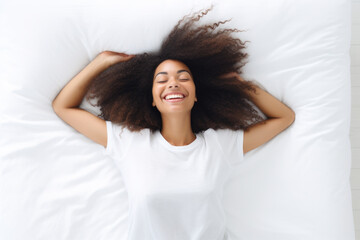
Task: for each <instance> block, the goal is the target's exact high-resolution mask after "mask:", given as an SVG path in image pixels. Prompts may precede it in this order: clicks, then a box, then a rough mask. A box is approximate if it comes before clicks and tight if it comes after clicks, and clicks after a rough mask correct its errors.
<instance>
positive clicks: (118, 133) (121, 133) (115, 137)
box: [104, 121, 132, 160]
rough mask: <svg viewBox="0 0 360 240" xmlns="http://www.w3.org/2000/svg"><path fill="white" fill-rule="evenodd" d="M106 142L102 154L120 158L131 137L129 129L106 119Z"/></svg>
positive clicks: (116, 158)
mask: <svg viewBox="0 0 360 240" xmlns="http://www.w3.org/2000/svg"><path fill="white" fill-rule="evenodd" d="M106 131H107V144H106V147H105V148H104V154H105V155H108V156H110V157H112V158H114V159H115V160H121V159H122V157H123V155H124V153H125V152H126V149H127V148H128V146H129V144H130V141H131V139H132V134H131V131H129V130H128V129H127V128H123V127H122V126H121V125H119V124H114V123H112V122H111V121H106Z"/></svg>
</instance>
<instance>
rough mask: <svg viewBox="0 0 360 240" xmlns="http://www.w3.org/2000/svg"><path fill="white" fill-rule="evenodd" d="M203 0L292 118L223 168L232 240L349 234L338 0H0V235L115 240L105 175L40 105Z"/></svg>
mask: <svg viewBox="0 0 360 240" xmlns="http://www.w3.org/2000/svg"><path fill="white" fill-rule="evenodd" d="M211 3H215V5H214V9H213V10H212V11H211V12H209V13H208V15H207V16H205V17H204V18H203V20H202V22H204V23H205V22H212V21H218V20H224V19H229V18H232V21H231V22H229V23H227V24H226V25H224V26H225V27H237V28H239V29H247V30H248V31H246V32H241V33H236V34H238V36H239V37H241V38H242V39H243V40H249V41H251V42H250V43H249V44H248V48H247V51H248V53H249V55H250V57H249V59H248V60H249V63H248V64H247V65H246V66H245V68H244V77H245V78H247V79H249V80H255V81H257V82H258V83H259V84H261V85H262V86H263V87H264V88H265V89H266V90H267V91H269V92H270V93H271V94H272V95H274V96H275V97H277V98H278V99H280V100H281V101H283V102H284V103H285V104H287V105H288V106H290V107H291V108H292V109H293V110H294V111H295V113H296V120H295V122H294V123H293V125H291V126H290V127H289V128H288V129H286V130H285V131H283V132H282V133H280V134H279V135H278V136H276V137H275V138H274V139H272V140H270V141H269V142H268V143H266V144H264V145H262V146H260V147H259V148H257V149H255V150H252V151H250V152H248V153H246V154H245V161H244V162H242V163H241V164H239V165H238V166H236V169H235V173H234V176H233V177H232V179H231V180H230V181H229V182H228V184H227V187H226V189H225V192H224V193H225V196H224V205H225V208H226V211H227V217H228V230H229V234H230V238H231V240H354V239H355V236H354V225H353V216H352V206H351V204H352V203H351V192H350V183H349V176H350V166H351V155H350V154H351V153H350V141H349V128H350V74H349V71H350V59H349V48H350V1H349V0H317V1H310V0H302V1H295V0H273V1H266V0H241V1H236V0H222V1H220V0H217V1H190V0H186V1H177V2H170V1H169V2H166V1H165V0H161V1H160V0H159V1H145V0H143V1H141V0H132V1H115V0H114V1H100V0H98V1H85V0H84V1H70V0H67V1H61V2H59V1H58V2H45V1H44V2H40V1H31V2H26V1H23V2H21V1H1V2H0V239H2V240H33V239H34V240H35V239H36V240H40V239H46V240H48V239H52V240H55V239H56V240H73V239H74V240H83V239H86V240H98V239H106V240H115V239H124V236H125V233H126V229H127V218H126V216H127V207H128V203H127V195H126V191H125V190H124V185H123V182H122V178H121V175H120V173H119V171H118V169H116V166H115V164H114V163H113V162H112V161H111V159H110V158H107V157H105V156H104V155H103V154H102V152H103V147H102V146H101V145H99V144H97V143H95V142H92V141H91V140H90V139H88V138H86V137H85V136H83V135H81V134H80V133H78V132H77V131H76V130H74V129H72V128H71V127H70V126H69V125H67V124H66V123H65V122H63V121H62V120H61V119H60V118H58V117H57V116H56V114H55V113H54V112H53V110H52V107H51V102H52V100H53V99H54V98H55V96H56V94H57V93H58V92H59V91H60V90H61V89H62V88H63V87H64V86H65V84H66V83H67V82H68V81H69V80H70V79H71V78H72V77H74V76H75V75H76V74H77V73H78V72H79V71H80V70H81V69H82V68H83V67H85V66H86V65H87V64H88V63H89V62H90V61H91V60H92V59H93V58H94V57H95V56H96V55H97V54H98V53H99V52H101V51H103V50H113V51H119V52H126V53H129V54H132V53H134V54H136V53H142V52H145V51H151V50H155V49H157V48H158V47H159V46H160V43H161V40H162V39H163V38H164V37H165V36H166V35H167V34H168V32H169V31H170V30H171V28H172V27H173V26H174V25H175V23H176V22H177V21H178V20H179V19H180V18H181V17H182V16H184V15H185V14H187V13H189V12H190V11H191V9H193V10H194V11H197V10H200V9H201V8H205V7H209V6H210V5H211ZM81 107H82V108H84V109H86V110H88V111H90V112H92V113H94V114H98V113H99V111H98V109H95V108H92V107H91V106H90V105H89V104H88V103H86V102H83V103H82V105H81ZM209 240H211V239H209Z"/></svg>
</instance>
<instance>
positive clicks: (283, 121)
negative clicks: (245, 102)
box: [240, 79, 295, 154]
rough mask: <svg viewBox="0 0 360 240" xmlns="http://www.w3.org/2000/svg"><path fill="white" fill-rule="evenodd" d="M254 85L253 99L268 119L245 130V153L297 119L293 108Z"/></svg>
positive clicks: (251, 93) (251, 94)
mask: <svg viewBox="0 0 360 240" xmlns="http://www.w3.org/2000/svg"><path fill="white" fill-rule="evenodd" d="M240 80H242V79H240ZM242 81H244V80H242ZM254 86H255V88H256V92H255V93H254V92H249V94H250V96H251V101H252V102H253V103H254V104H255V105H256V106H257V107H258V108H259V109H260V110H261V111H262V112H263V113H264V114H265V115H266V116H267V117H268V119H266V120H264V121H262V122H259V123H257V124H254V125H252V126H250V127H249V128H247V129H246V130H245V131H244V146H243V150H244V154H245V153H246V152H248V151H250V150H252V149H255V148H257V147H258V146H260V145H262V144H264V143H266V142H268V141H269V140H271V139H272V138H274V137H275V136H276V135H278V134H279V133H281V132H282V131H284V130H285V129H286V128H288V127H289V126H290V125H291V124H292V123H293V122H294V121H295V112H294V111H293V110H292V109H291V108H289V107H288V106H286V105H285V104H284V103H282V102H281V101H280V100H278V99H277V98H275V97H274V96H272V95H271V94H270V93H268V92H267V91H265V90H262V89H261V88H260V87H259V86H257V85H255V84H254Z"/></svg>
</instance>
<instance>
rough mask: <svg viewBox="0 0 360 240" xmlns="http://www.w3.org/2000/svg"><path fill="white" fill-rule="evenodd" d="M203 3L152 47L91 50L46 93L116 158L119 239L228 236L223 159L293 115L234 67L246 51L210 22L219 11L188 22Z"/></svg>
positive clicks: (228, 161)
mask: <svg viewBox="0 0 360 240" xmlns="http://www.w3.org/2000/svg"><path fill="white" fill-rule="evenodd" d="M209 10H210V9H207V10H206V11H204V12H201V14H195V16H191V17H187V18H186V17H184V18H183V19H182V20H180V21H179V22H178V24H177V25H176V26H175V27H174V29H173V30H172V32H171V33H170V34H169V36H168V37H167V38H166V39H165V41H164V42H163V44H162V46H161V48H160V50H159V51H158V52H156V53H152V54H148V53H144V54H138V55H127V54H124V53H115V52H110V51H106V52H103V53H101V54H99V55H98V56H97V57H96V58H95V59H94V60H93V61H92V62H90V63H89V65H88V66H86V67H85V68H84V69H83V70H82V71H81V72H80V73H79V74H78V75H77V76H75V77H74V78H73V79H72V80H71V81H70V82H69V83H68V84H67V85H66V86H65V88H64V89H63V90H62V91H61V92H60V93H59V95H58V96H57V97H56V98H55V100H54V101H53V108H54V110H55V112H56V114H57V115H58V116H59V117H60V118H62V119H63V120H64V121H65V122H67V123H69V124H70V125H71V126H72V127H74V128H75V129H76V130H78V131H79V132H81V133H83V134H84V135H86V136H88V137H89V138H91V139H93V140H94V141H96V142H98V143H100V144H102V145H103V146H104V147H105V154H107V155H109V156H110V157H112V158H113V159H114V160H115V161H116V162H117V163H118V164H119V166H121V171H122V173H123V174H122V175H123V177H124V181H125V182H126V188H127V192H128V196H129V202H131V204H130V211H129V213H130V215H129V221H130V222H131V225H130V226H131V227H130V229H129V232H128V237H129V238H128V239H131V240H143V239H156V240H168V239H174V240H187V239H189V238H191V239H198V240H208V239H214V240H215V239H216V240H224V239H227V236H228V235H227V232H226V226H225V223H226V221H225V219H224V216H225V212H224V209H223V206H222V204H221V196H222V188H223V183H224V182H225V181H226V180H227V178H228V177H229V176H230V173H231V170H232V169H233V168H232V165H233V164H235V163H238V162H240V161H242V160H243V159H244V154H245V153H246V152H247V151H249V150H251V149H254V148H256V147H257V146H260V145H261V144H263V143H265V142H267V141H269V140H270V139H271V138H273V137H274V136H276V135H277V134H279V133H280V132H281V131H282V130H284V129H285V128H286V127H288V126H289V125H290V124H291V123H292V122H293V121H294V114H293V111H292V110H291V109H290V108H288V107H287V106H286V105H285V104H283V103H281V102H280V101H279V100H277V99H276V98H274V97H273V96H271V95H270V94H269V93H267V92H266V91H263V90H261V89H260V88H258V87H257V86H256V85H254V84H252V83H251V82H248V81H245V80H243V79H242V78H241V77H240V75H239V74H240V73H241V71H240V70H241V67H242V66H243V65H244V63H243V61H244V59H245V57H246V56H247V54H246V53H244V52H243V48H245V46H244V44H245V43H243V42H242V41H240V40H239V39H236V38H233V37H232V36H231V33H232V32H235V31H237V30H236V29H225V30H223V31H218V32H215V31H213V30H214V29H216V28H217V27H218V26H219V25H220V24H224V23H225V22H226V21H225V22H218V23H214V24H213V25H204V26H200V27H197V28H196V27H194V23H195V22H196V21H198V20H199V19H200V18H201V17H203V16H204V15H206V14H207V12H208V11H209ZM184 19H185V20H188V21H187V22H185V23H184V25H183V26H180V24H181V23H183V21H184ZM85 93H87V95H86V97H87V99H88V100H90V99H92V98H97V104H96V105H97V106H100V110H101V114H100V115H99V116H94V115H92V114H91V113H89V112H86V111H85V110H82V109H79V108H78V106H79V104H80V103H81V100H82V99H83V97H84V95H85ZM251 101H252V102H253V103H255V104H256V105H257V106H258V107H259V108H260V109H261V110H262V111H263V112H264V113H265V114H266V115H267V117H268V118H270V119H266V120H264V118H263V117H262V116H261V115H260V114H259V112H258V111H257V110H256V109H255V108H254V107H253V105H251V104H250V102H251ZM100 117H101V118H100ZM263 120H264V121H263Z"/></svg>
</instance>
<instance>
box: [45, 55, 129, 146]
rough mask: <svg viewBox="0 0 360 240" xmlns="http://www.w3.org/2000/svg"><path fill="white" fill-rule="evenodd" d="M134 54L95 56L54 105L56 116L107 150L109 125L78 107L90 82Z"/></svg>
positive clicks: (59, 95) (69, 83) (55, 100)
mask: <svg viewBox="0 0 360 240" xmlns="http://www.w3.org/2000/svg"><path fill="white" fill-rule="evenodd" d="M132 57H134V55H127V54H124V53H116V52H111V51H105V52H102V53H100V54H99V55H97V56H96V58H95V59H94V60H92V61H91V62H90V63H89V64H88V65H87V66H86V67H85V68H84V69H83V70H81V71H80V72H79V73H78V74H77V75H76V76H75V77H74V78H73V79H71V80H70V82H68V83H67V84H66V86H65V87H64V88H63V89H62V90H61V91H60V93H59V94H58V95H57V96H56V97H55V99H54V100H53V102H52V107H53V109H54V111H55V113H56V114H57V115H58V116H59V117H60V118H61V119H62V120H63V121H64V122H66V123H67V124H69V125H70V126H71V127H73V128H74V129H76V130H77V131H78V132H80V133H82V134H84V135H85V136H86V137H88V138H90V139H92V140H93V141H95V142H97V143H99V144H101V145H103V146H104V147H106V145H107V133H106V123H105V121H104V120H103V119H101V118H99V117H97V116H95V115H93V114H91V113H89V112H87V111H85V110H83V109H80V108H78V107H79V105H80V104H81V102H82V100H83V98H84V96H85V94H86V92H87V90H88V87H89V85H90V82H91V80H93V79H94V78H95V77H96V76H97V75H98V74H100V73H101V72H102V71H104V70H105V69H106V68H108V67H110V66H111V65H113V64H115V63H118V62H123V61H127V60H129V59H131V58H132Z"/></svg>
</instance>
